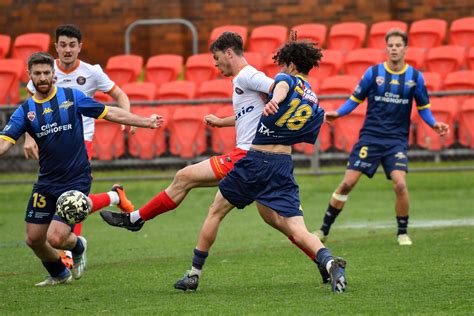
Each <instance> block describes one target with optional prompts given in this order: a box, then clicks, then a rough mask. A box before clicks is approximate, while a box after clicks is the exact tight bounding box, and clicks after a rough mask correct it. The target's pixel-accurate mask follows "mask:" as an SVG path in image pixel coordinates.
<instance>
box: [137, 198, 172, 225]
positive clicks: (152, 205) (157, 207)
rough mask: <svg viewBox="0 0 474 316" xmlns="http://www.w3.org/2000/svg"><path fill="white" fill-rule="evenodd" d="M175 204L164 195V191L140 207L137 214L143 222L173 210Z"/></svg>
mask: <svg viewBox="0 0 474 316" xmlns="http://www.w3.org/2000/svg"><path fill="white" fill-rule="evenodd" d="M176 206H178V205H176V203H175V202H173V200H172V199H171V198H170V197H169V196H168V194H166V192H165V191H162V192H160V194H158V195H157V196H155V197H154V198H153V199H152V200H151V201H150V202H148V203H147V204H145V205H144V206H142V207H140V210H139V214H140V217H141V218H142V219H143V220H144V221H148V220H150V219H152V218H154V217H155V216H158V215H160V214H162V213H165V212H168V211H171V210H174V209H175V208H176Z"/></svg>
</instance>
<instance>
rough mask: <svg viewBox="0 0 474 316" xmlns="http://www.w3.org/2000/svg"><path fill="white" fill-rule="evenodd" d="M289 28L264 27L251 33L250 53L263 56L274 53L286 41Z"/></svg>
mask: <svg viewBox="0 0 474 316" xmlns="http://www.w3.org/2000/svg"><path fill="white" fill-rule="evenodd" d="M287 34H288V28H287V27H286V26H283V25H264V26H259V27H256V28H254V29H253V30H252V32H251V33H250V39H249V49H248V50H249V51H250V52H256V53H260V54H262V55H263V56H266V55H270V54H272V53H274V52H275V51H276V50H277V49H278V48H279V47H280V46H282V45H283V44H284V43H285V41H286V36H287Z"/></svg>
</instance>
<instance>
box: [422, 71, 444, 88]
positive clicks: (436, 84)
mask: <svg viewBox="0 0 474 316" xmlns="http://www.w3.org/2000/svg"><path fill="white" fill-rule="evenodd" d="M423 78H424V79H425V86H426V90H428V92H431V91H439V90H441V87H442V86H443V79H442V77H441V75H440V74H439V73H437V72H424V73H423Z"/></svg>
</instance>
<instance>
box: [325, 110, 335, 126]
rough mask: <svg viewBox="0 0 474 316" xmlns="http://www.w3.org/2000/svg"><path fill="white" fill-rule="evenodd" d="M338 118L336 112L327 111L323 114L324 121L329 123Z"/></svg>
mask: <svg viewBox="0 0 474 316" xmlns="http://www.w3.org/2000/svg"><path fill="white" fill-rule="evenodd" d="M338 117H339V113H338V112H337V111H327V112H326V113H324V121H325V122H327V123H329V122H332V121H334V120H335V119H337V118H338Z"/></svg>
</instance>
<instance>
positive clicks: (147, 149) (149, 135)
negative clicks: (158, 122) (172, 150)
mask: <svg viewBox="0 0 474 316" xmlns="http://www.w3.org/2000/svg"><path fill="white" fill-rule="evenodd" d="M132 112H133V113H135V114H138V115H141V116H145V117H149V116H151V115H152V114H159V115H161V116H163V118H164V124H163V126H161V127H160V128H157V129H149V128H138V129H137V131H136V132H135V134H133V135H132V134H130V135H129V136H128V150H129V152H130V154H131V155H132V156H133V157H138V158H140V159H153V158H154V157H157V156H161V155H162V154H164V153H165V152H166V138H165V129H166V128H167V126H168V123H169V121H170V117H169V113H168V110H167V109H161V108H159V107H156V106H147V107H138V108H136V107H134V108H132Z"/></svg>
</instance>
